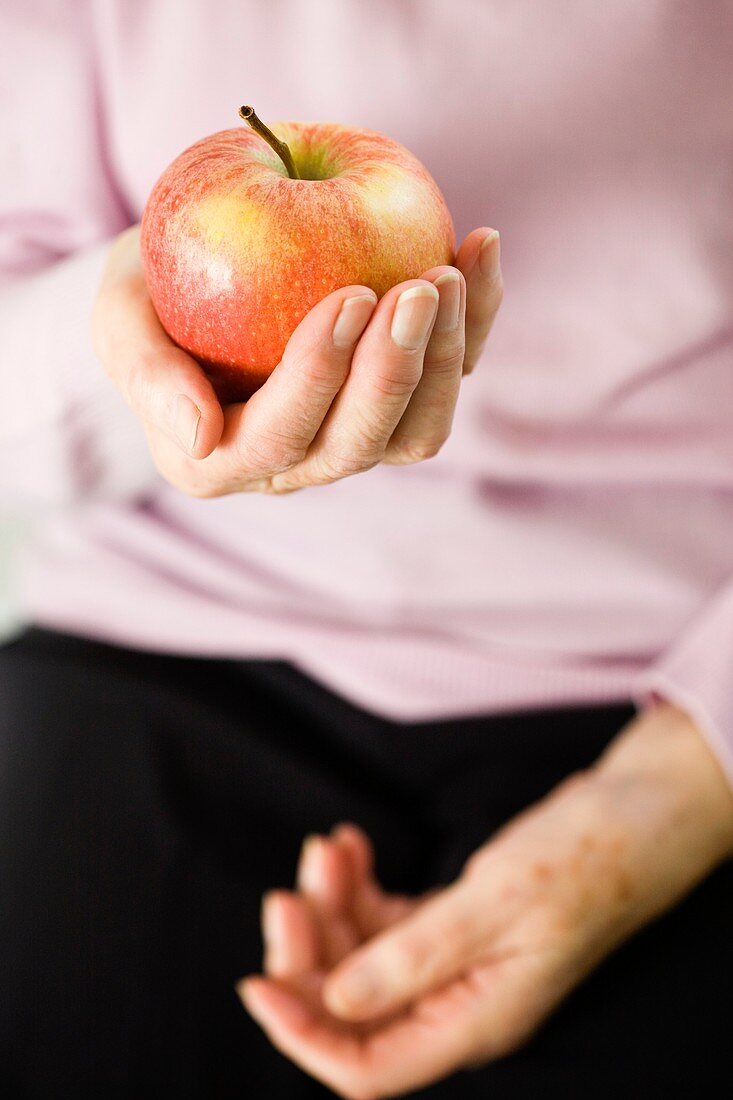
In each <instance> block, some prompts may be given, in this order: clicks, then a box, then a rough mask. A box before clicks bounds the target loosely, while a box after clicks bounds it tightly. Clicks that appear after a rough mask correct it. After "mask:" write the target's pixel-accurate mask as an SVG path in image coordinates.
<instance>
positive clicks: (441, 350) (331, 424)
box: [92, 226, 502, 497]
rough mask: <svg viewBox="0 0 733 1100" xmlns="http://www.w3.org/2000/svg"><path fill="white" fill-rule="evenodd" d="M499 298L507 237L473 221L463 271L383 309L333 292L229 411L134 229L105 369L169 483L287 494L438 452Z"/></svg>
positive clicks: (113, 301)
mask: <svg viewBox="0 0 733 1100" xmlns="http://www.w3.org/2000/svg"><path fill="white" fill-rule="evenodd" d="M405 291H407V292H408V293H407V297H406V298H405V299H402V294H403V292H405ZM415 291H418V293H417V295H416V294H415ZM501 295H502V282H501V275H500V271H499V237H498V234H497V233H496V232H495V231H493V230H490V229H486V228H483V229H476V230H474V231H473V232H472V233H470V234H469V235H468V237H466V239H465V241H464V242H463V244H462V245H461V247H460V248H459V250H458V255H457V256H456V260H455V267H449V266H446V265H443V266H440V267H437V268H432V269H430V270H428V271H425V272H423V273H422V276H421V278H419V279H410V280H408V281H407V282H405V283H402V284H399V285H397V286H395V287H392V288H391V289H390V290H389V291H388V292H387V293H386V294H385V295H384V297H383V298H382V299H381V301H380V302H379V303H378V304H375V302H376V296H375V295H374V293H373V292H372V291H371V289H370V288H369V287H368V286H364V285H356V286H346V287H342V288H340V289H339V290H336V291H333V292H332V293H331V294H329V295H327V296H326V297H325V298H324V299H323V301H321V302H319V303H318V304H317V305H316V306H315V307H314V308H313V309H312V310H310V312H309V313H308V314H306V316H305V317H304V319H303V320H302V321H301V322H300V324H299V325H298V327H297V328H296V330H295V332H294V333H293V334H292V336H291V337H290V339H289V340H288V343H287V346H286V348H285V352H284V354H283V357H282V360H281V362H280V363H279V364H278V366H277V368H276V369H275V370H274V371H273V372H272V374H271V375H270V376H269V378H268V379H267V381H266V382H265V384H264V385H263V386H262V387H261V388H260V389H259V390H258V391H257V392H256V393H255V394H254V396H253V397H251V398H250V400H249V401H248V402H247V403H246V404H232V405H227V406H225V407H224V408H223V409H222V406H221V404H220V401H219V399H218V398H217V395H216V393H215V392H214V389H213V386H212V383H211V381H210V379H209V377H208V376H207V375H206V373H205V372H204V370H203V369H202V367H201V366H200V365H199V363H197V362H196V360H195V359H193V358H192V357H191V356H190V355H189V354H188V353H187V352H184V351H183V350H182V349H181V348H179V347H178V346H177V345H176V344H174V342H173V341H172V340H171V338H170V337H169V336H168V334H167V333H166V332H165V330H164V329H163V327H162V325H161V323H160V321H159V319H158V317H157V315H156V312H155V310H154V308H153V305H152V302H151V300H150V296H149V293H148V289H147V286H146V283H145V279H144V277H143V273H142V268H141V263H140V249H139V227H137V226H133V227H132V228H130V229H128V230H126V231H125V232H124V233H122V234H121V235H120V236H119V237H118V238H117V240H116V241H115V243H114V244H113V246H112V249H111V251H110V255H109V260H108V263H107V268H106V272H105V275H104V277H103V280H102V285H101V287H100V290H99V294H98V296H97V302H96V305H95V310H94V317H93V325H92V329H93V338H94V344H95V348H96V350H97V354H98V356H99V358H100V361H101V363H102V365H103V366H104V368H105V370H106V372H107V374H108V375H109V377H110V378H111V379H112V381H113V382H114V383H115V384H116V385H117V386H118V387H119V389H120V390H121V391H122V393H123V395H124V396H125V398H126V400H127V401H128V403H129V404H130V405H131V407H132V409H133V410H134V411H135V412H136V413H137V415H138V416H139V417H140V419H141V420H142V423H143V426H144V428H145V431H146V435H147V439H148V444H149V446H150V450H151V452H152V455H153V459H154V461H155V463H156V465H157V467H158V470H159V471H160V473H161V474H162V476H163V477H164V478H166V479H167V480H168V481H169V482H170V483H171V484H172V485H174V486H176V487H177V488H179V489H181V490H182V491H183V492H185V493H188V494H190V495H192V496H197V497H216V496H222V495H224V494H227V493H234V492H240V491H244V490H247V491H260V492H270V493H280V492H287V491H290V490H292V489H298V488H303V487H305V486H308V485H323V484H326V483H328V482H331V481H335V480H338V479H339V478H341V477H345V476H347V475H349V474H354V473H358V472H359V471H361V470H367V469H370V468H371V467H372V466H374V465H375V464H376V463H378V462H388V463H397V464H404V463H410V462H418V461H420V460H422V459H426V458H429V457H430V456H431V455H434V454H436V453H437V451H438V450H439V449H440V447H441V445H442V443H443V442H444V441H445V439H446V438H447V436H448V434H449V432H450V425H451V420H452V417H453V409H454V406H455V403H456V399H457V396H458V389H459V385H460V379H461V372H462V371H463V372H464V373H468V372H469V371H470V370H472V369H473V366H474V365H475V363H476V360H477V359H478V356H479V355H480V353H481V350H482V348H483V345H484V342H485V340H486V336H487V334H488V332H489V329H490V327H491V324H492V322H493V319H494V317H495V315H496V311H497V309H498V308H499V304H500V301H501ZM436 304H437V310H436ZM342 310H343V312H342ZM464 317H465V325H464ZM420 324H422V326H423V327H422V330H421V331H419V326H420ZM405 345H412V346H405Z"/></svg>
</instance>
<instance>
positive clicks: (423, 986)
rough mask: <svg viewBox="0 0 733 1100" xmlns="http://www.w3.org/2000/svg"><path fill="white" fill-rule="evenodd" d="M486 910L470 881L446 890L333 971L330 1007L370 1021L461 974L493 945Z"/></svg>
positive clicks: (327, 994) (329, 985)
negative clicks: (489, 940)
mask: <svg viewBox="0 0 733 1100" xmlns="http://www.w3.org/2000/svg"><path fill="white" fill-rule="evenodd" d="M484 909H485V907H484V906H483V905H482V904H481V900H480V898H479V897H478V896H477V892H476V890H475V888H474V887H473V884H472V883H470V882H469V881H459V882H457V883H455V884H454V885H452V886H450V887H447V888H446V889H444V890H441V891H440V892H439V893H437V894H435V895H434V896H433V897H432V898H430V899H429V900H427V901H425V902H423V903H422V904H421V905H419V906H418V907H417V908H416V909H415V910H414V912H413V913H412V914H411V915H410V916H408V917H406V918H405V919H404V920H402V921H400V922H399V923H397V924H394V925H393V926H392V927H391V928H388V929H387V930H386V931H384V932H382V933H381V934H380V935H378V936H376V937H375V938H374V939H373V940H371V941H369V943H367V944H365V945H364V946H362V947H360V948H357V950H356V951H354V952H353V954H352V955H351V956H350V957H349V958H347V959H346V960H344V962H342V963H341V965H340V966H338V967H337V968H336V970H335V971H334V973H333V974H331V975H329V977H328V979H327V980H326V984H325V986H324V991H323V995H324V999H325V1003H326V1005H327V1006H328V1008H329V1010H330V1011H331V1012H333V1013H334V1015H336V1016H340V1017H341V1018H342V1019H345V1020H368V1019H371V1018H373V1017H374V1016H375V1015H379V1014H381V1013H383V1012H389V1011H394V1010H396V1009H398V1008H400V1007H402V1006H404V1005H407V1004H409V1003H410V1002H411V1001H413V1000H415V998H417V997H419V996H421V995H422V994H424V993H427V992H429V991H431V990H433V989H436V988H438V987H439V986H441V985H442V984H444V983H446V982H448V981H449V980H450V979H452V978H456V977H458V976H460V975H461V974H463V973H464V972H465V971H466V970H467V969H468V967H470V966H471V965H473V964H474V963H475V962H476V961H477V960H478V958H479V957H480V954H481V952H485V951H486V949H487V942H488V939H489V929H488V928H487V914H486V912H485V911H484Z"/></svg>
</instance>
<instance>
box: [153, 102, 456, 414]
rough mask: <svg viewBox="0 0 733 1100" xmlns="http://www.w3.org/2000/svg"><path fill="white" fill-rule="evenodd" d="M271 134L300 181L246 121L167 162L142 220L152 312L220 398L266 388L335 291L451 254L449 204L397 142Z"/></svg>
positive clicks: (283, 130)
mask: <svg viewBox="0 0 733 1100" xmlns="http://www.w3.org/2000/svg"><path fill="white" fill-rule="evenodd" d="M272 130H273V131H274V132H275V134H276V135H277V137H278V138H280V139H281V140H282V141H284V142H286V143H287V145H288V146H289V148H290V151H291V153H292V155H293V160H294V161H295V163H296V165H297V167H298V171H299V173H300V174H301V176H302V177H303V178H301V179H291V178H290V177H289V176H288V174H287V170H286V168H285V166H284V164H283V162H282V161H281V160H280V158H279V157H278V155H277V153H275V152H274V150H273V149H271V148H270V147H269V145H267V144H266V142H264V141H263V140H262V139H261V138H260V137H259V136H258V135H257V134H256V133H254V132H253V131H252V130H249V129H246V128H245V127H237V128H234V129H231V130H222V131H220V132H219V133H216V134H212V135H211V136H209V137H206V138H203V139H202V140H201V141H198V142H196V144H194V145H192V146H191V147H190V148H189V149H187V150H185V152H183V153H182V154H181V155H180V156H179V157H177V158H176V160H174V161H173V163H172V164H171V165H170V166H169V167H168V168H167V169H166V170H165V172H164V173H163V175H162V176H161V177H160V179H159V180H158V182H157V183H156V184H155V187H154V188H153V190H152V192H151V194H150V197H149V199H148V202H147V204H146V206H145V210H144V213H143V217H142V225H141V254H142V263H143V270H144V272H145V279H146V282H147V285H148V289H149V292H150V296H151V298H152V301H153V305H154V307H155V310H156V312H157V314H158V317H159V318H160V321H161V323H162V325H163V327H164V328H165V330H166V332H167V333H168V334H169V336H170V337H171V338H172V339H173V340H174V341H175V343H176V344H178V345H179V347H181V348H183V349H184V350H185V351H187V352H189V353H190V354H191V355H193V356H194V357H195V358H196V359H197V360H198V361H199V362H200V363H201V364H202V366H203V367H204V368H205V370H206V372H207V374H208V375H209V377H210V378H211V380H212V383H213V384H214V388H215V389H216V391H217V394H218V396H219V398H220V399H221V400H222V401H224V402H228V401H241V400H246V398H247V397H249V396H251V394H252V393H254V391H255V390H256V389H258V388H259V386H261V385H262V383H263V382H264V381H265V380H266V379H267V377H268V375H269V374H270V373H271V372H272V371H273V370H274V368H275V367H276V366H277V364H278V363H279V362H280V359H281V358H282V354H283V351H284V349H285V345H286V343H287V341H288V339H289V337H290V335H291V333H292V332H293V330H294V329H295V328H296V326H297V325H298V323H299V322H300V321H301V320H302V318H303V317H304V316H305V314H306V313H307V312H308V311H309V310H310V309H311V308H312V307H313V306H315V305H316V304H317V303H318V302H319V301H320V300H321V299H322V298H324V297H325V296H326V295H327V294H330V293H331V291H333V290H336V289H338V288H339V287H343V286H349V285H351V284H354V283H357V284H364V285H366V286H369V287H371V288H372V289H373V290H374V291H375V292H376V294H377V295H378V296H379V297H381V296H382V295H383V294H384V293H385V292H386V291H387V290H389V288H390V287H392V286H394V285H395V284H396V283H400V282H402V281H404V280H405V279H411V278H417V277H419V276H420V275H421V274H422V272H423V271H426V270H427V269H428V268H431V267H434V266H436V265H438V264H450V263H452V262H453V258H454V248H455V233H454V229H453V222H452V219H451V216H450V212H449V210H448V207H447V205H446V203H445V200H444V198H443V196H442V194H441V192H440V190H439V188H438V186H437V184H436V183H435V181H434V180H433V178H432V176H431V175H430V174H429V172H428V171H427V170H426V168H425V167H424V166H423V165H422V164H421V163H420V161H419V160H418V159H417V158H416V157H414V156H413V155H412V153H410V152H409V151H408V150H407V149H405V148H404V146H402V145H400V144H399V143H398V142H396V141H392V140H391V139H390V138H388V137H385V136H384V135H383V134H379V133H376V132H375V131H371V130H354V129H349V128H347V127H345V126H339V125H336V124H333V123H299V122H289V123H275V124H274V125H273V126H272Z"/></svg>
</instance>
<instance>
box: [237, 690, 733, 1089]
mask: <svg viewBox="0 0 733 1100" xmlns="http://www.w3.org/2000/svg"><path fill="white" fill-rule="evenodd" d="M732 851H733V795H732V794H731V791H730V788H729V787H728V785H727V783H726V781H725V778H724V777H723V774H722V772H721V770H720V768H719V766H718V764H717V762H716V761H715V759H714V757H713V756H712V754H711V752H710V750H709V749H708V748H707V746H706V744H705V742H704V740H703V738H702V737H701V735H700V733H699V732H698V730H697V729H696V727H695V726H694V725H693V723H692V722H691V721H690V720H689V719H688V718H687V717H686V716H685V715H684V714H683V713H682V712H681V711H678V710H676V709H675V708H674V707H671V706H666V705H665V706H660V707H659V708H658V709H656V710H654V711H651V712H649V713H647V714H645V715H643V716H642V717H640V718H639V719H637V720H636V721H634V722H633V723H631V725H630V726H628V727H627V729H626V730H625V731H624V732H622V734H620V735H619V737H618V738H617V739H616V741H615V743H614V744H613V745H612V746H611V748H610V750H609V751H608V752H607V753H606V754H604V756H603V757H601V759H600V761H599V762H598V764H597V765H596V766H595V767H594V768H592V769H590V770H589V771H588V772H584V773H580V774H577V775H575V776H573V777H571V778H570V779H569V780H568V781H566V782H565V783H563V784H561V785H560V786H559V787H558V788H557V789H556V790H555V791H553V792H552V793H550V794H549V795H548V796H547V798H545V799H544V800H543V801H542V802H540V803H538V804H537V805H535V806H533V807H531V808H530V809H529V810H527V811H525V812H524V813H523V814H521V815H520V816H519V817H517V818H515V819H514V820H513V821H512V822H510V824H509V825H508V826H506V827H505V828H504V829H503V830H501V831H500V832H499V833H498V834H497V835H496V836H495V837H494V838H492V839H491V840H490V841H488V843H487V844H485V845H484V846H483V847H482V848H480V849H479V850H478V851H477V852H475V853H474V854H473V855H471V857H470V858H469V859H468V861H467V863H466V864H465V867H464V870H463V872H462V874H461V875H460V876H459V878H458V879H457V880H456V881H455V882H454V883H452V884H451V885H449V886H447V887H445V888H441V889H439V890H437V891H433V892H431V893H429V894H427V895H424V896H422V897H417V898H415V897H407V896H404V895H394V894H388V893H386V892H385V891H384V890H383V889H382V888H381V887H380V885H379V883H378V882H377V880H376V878H375V876H374V868H373V852H372V848H371V844H370V841H369V839H368V837H367V836H366V835H365V834H364V833H363V832H362V830H361V829H359V828H358V827H357V826H355V825H351V824H342V825H341V826H339V827H337V828H336V829H334V830H333V832H332V833H331V835H330V836H320V837H316V836H314V837H310V838H308V839H307V840H306V843H305V845H304V848H303V851H302V855H301V859H300V865H299V869H298V877H297V884H296V889H295V890H294V891H291V890H285V889H278V890H273V891H270V892H269V893H268V894H267V895H266V896H265V899H264V904H263V930H264V933H265V943H266V952H265V959H264V966H263V969H264V974H263V975H252V976H250V977H248V978H247V979H245V980H244V981H243V982H242V983H240V986H239V992H240V995H241V997H242V999H243V1001H244V1004H245V1005H246V1007H247V1008H248V1010H249V1011H250V1013H251V1014H252V1016H253V1017H254V1018H255V1019H256V1020H257V1021H258V1022H259V1024H260V1025H261V1026H262V1027H263V1028H264V1030H265V1031H266V1033H267V1034H268V1036H269V1038H270V1040H271V1041H272V1042H273V1044H274V1045H275V1046H276V1047H278V1048H279V1049H280V1050H281V1051H282V1052H283V1053H284V1054H286V1055H287V1056H288V1057H290V1058H291V1059H292V1060H293V1061H294V1062H296V1063H297V1064H298V1065H300V1066H301V1067H302V1068H303V1069H304V1070H306V1071H307V1072H309V1073H310V1074H311V1075H312V1076H314V1077H316V1078H318V1079H320V1080H321V1081H322V1082H324V1083H325V1084H326V1085H328V1086H329V1087H330V1088H332V1089H333V1090H335V1091H336V1092H337V1093H338V1094H339V1095H340V1096H343V1097H346V1098H351V1100H377V1098H382V1097H392V1096H398V1095H402V1094H404V1093H408V1092H411V1091H412V1090H414V1089H417V1088H420V1087H422V1086H425V1085H427V1084H429V1083H431V1082H433V1081H436V1080H438V1079H440V1078H443V1077H445V1076H446V1075H448V1074H450V1073H452V1072H455V1071H456V1070H459V1069H464V1068H467V1067H475V1066H479V1065H482V1064H484V1063H486V1062H490V1061H491V1060H493V1059H495V1058H499V1057H501V1056H503V1055H506V1054H508V1053H509V1052H511V1051H513V1050H514V1049H515V1048H516V1047H518V1046H519V1045H520V1044H521V1043H523V1042H524V1041H525V1040H526V1039H527V1038H528V1037H529V1036H530V1035H531V1034H532V1032H533V1031H534V1030H535V1029H536V1027H537V1026H538V1025H539V1024H540V1023H541V1022H542V1020H543V1019H544V1018H545V1017H546V1016H547V1015H548V1013H549V1012H550V1011H551V1010H552V1009H553V1007H554V1006H555V1005H556V1004H557V1003H558V1002H559V1001H560V1000H562V998H563V997H564V996H565V995H566V994H567V993H568V992H569V990H571V989H572V988H573V986H575V985H577V984H578V983H579V982H580V981H581V980H582V979H583V978H584V976H585V975H587V974H588V973H589V971H590V970H592V969H593V968H594V967H595V966H596V965H597V964H598V962H599V961H600V960H601V959H602V958H603V957H604V956H605V955H606V954H608V953H609V952H610V951H611V950H612V949H613V948H614V947H616V946H617V945H618V944H619V943H620V942H621V941H623V940H624V939H625V938H627V937H628V936H629V935H631V934H632V933H633V932H634V930H635V929H637V928H639V927H640V926H641V925H643V924H645V923H646V922H648V921H649V920H651V919H652V918H653V917H655V916H656V915H657V914H659V913H661V912H662V911H663V910H664V909H666V908H668V907H669V906H670V905H672V904H673V903H674V902H675V901H677V900H678V899H679V898H680V897H681V896H682V895H683V894H684V893H685V892H686V891H687V890H689V889H690V888H691V887H692V886H693V885H694V884H695V883H696V882H697V881H698V880H699V879H701V878H702V877H704V876H705V875H706V874H707V873H708V872H709V871H710V870H711V869H712V868H713V867H714V866H715V865H716V864H717V863H719V862H721V861H722V860H724V859H726V858H727V857H729V856H730V854H731V852H732ZM673 962H674V960H670V963H671V964H673Z"/></svg>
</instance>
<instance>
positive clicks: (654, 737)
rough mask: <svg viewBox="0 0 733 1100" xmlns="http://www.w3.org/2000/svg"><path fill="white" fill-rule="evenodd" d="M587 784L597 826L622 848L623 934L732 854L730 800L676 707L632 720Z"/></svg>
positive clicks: (705, 750)
mask: <svg viewBox="0 0 733 1100" xmlns="http://www.w3.org/2000/svg"><path fill="white" fill-rule="evenodd" d="M587 783H588V787H589V792H590V797H591V798H592V799H593V800H594V801H595V802H596V803H597V805H598V809H599V815H600V820H601V821H607V822H608V830H609V832H610V833H612V834H616V836H617V843H618V845H619V846H620V847H622V848H623V853H622V858H621V860H620V862H619V867H620V872H621V874H622V876H624V878H623V881H625V882H626V883H627V886H628V892H629V895H630V897H629V899H628V901H629V902H630V903H631V904H628V905H625V906H624V909H625V921H626V922H628V925H629V927H628V931H629V932H630V931H633V930H634V929H635V928H636V927H639V926H640V925H642V924H644V923H645V922H647V921H648V920H651V919H652V918H653V917H655V916H657V915H658V914H659V913H661V912H663V911H664V910H666V909H667V908H669V907H670V906H671V905H673V904H674V903H675V902H676V901H677V900H679V899H680V898H681V897H682V896H684V894H685V893H687V892H688V891H689V890H690V889H692V887H693V886H694V885H695V884H696V883H697V882H699V881H700V880H701V879H703V878H704V877H705V876H706V875H707V874H709V873H710V872H711V871H712V870H713V869H714V868H715V867H716V866H717V865H718V864H720V863H721V862H723V861H724V860H726V859H728V858H729V857H730V856H731V854H733V792H732V791H731V788H730V786H729V784H728V782H727V780H726V778H725V776H724V774H723V771H722V769H721V767H720V765H719V763H718V761H717V759H716V758H715V756H714V755H713V753H712V752H711V750H710V748H709V747H708V745H707V743H706V740H705V739H704V737H703V736H702V734H701V733H700V731H699V730H698V729H697V728H696V726H695V724H694V723H693V721H692V720H691V719H690V718H689V717H688V716H687V715H686V714H685V713H684V712H683V711H681V710H679V709H678V708H677V707H674V706H672V705H670V704H666V703H663V704H660V705H659V706H657V707H654V708H652V709H650V710H648V711H645V712H643V713H642V714H640V715H639V716H638V717H637V718H636V719H635V720H634V721H632V722H631V723H630V724H629V725H628V726H626V727H625V729H624V730H622V732H621V733H620V734H619V735H618V736H617V737H616V738H615V740H614V741H613V742H612V743H611V745H610V746H609V747H608V749H607V750H606V751H605V752H604V753H603V755H602V756H601V757H600V759H599V760H598V761H597V763H596V765H595V766H594V767H593V768H592V769H590V771H589V772H588V774H587ZM622 892H623V891H622ZM625 900H626V899H625Z"/></svg>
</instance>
